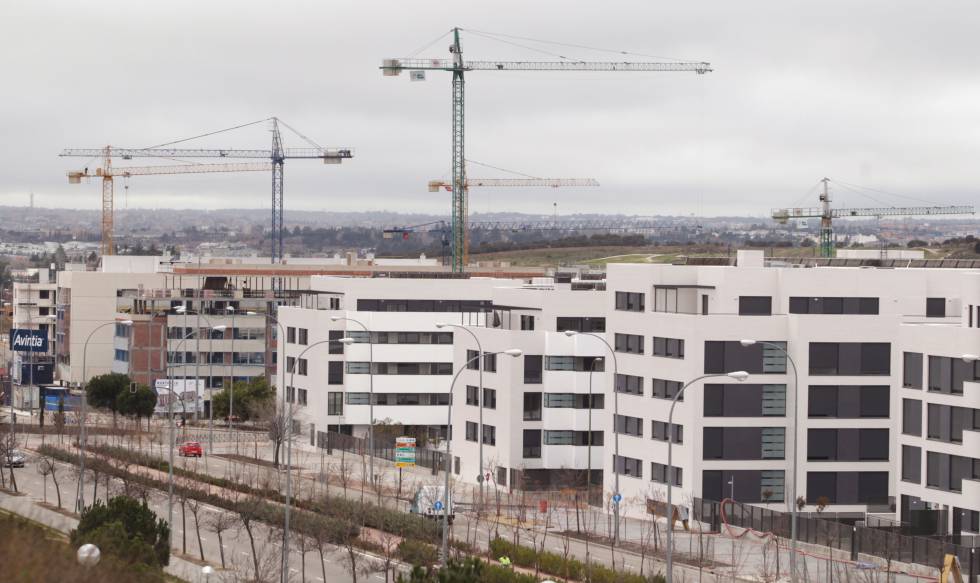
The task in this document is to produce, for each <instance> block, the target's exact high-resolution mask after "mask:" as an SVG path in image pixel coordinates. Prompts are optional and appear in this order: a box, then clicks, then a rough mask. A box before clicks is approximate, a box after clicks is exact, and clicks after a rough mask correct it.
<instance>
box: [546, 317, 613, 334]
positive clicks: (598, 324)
mask: <svg viewBox="0 0 980 583" xmlns="http://www.w3.org/2000/svg"><path fill="white" fill-rule="evenodd" d="M555 329H556V330H558V331H559V332H564V331H565V330H574V331H576V332H605V331H606V319H605V318H599V317H591V318H570V317H559V318H558V319H557V320H556V324H555Z"/></svg>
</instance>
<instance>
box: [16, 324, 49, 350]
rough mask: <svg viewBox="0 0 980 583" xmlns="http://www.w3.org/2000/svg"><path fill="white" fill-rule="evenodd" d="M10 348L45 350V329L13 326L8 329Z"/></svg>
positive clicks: (46, 337)
mask: <svg viewBox="0 0 980 583" xmlns="http://www.w3.org/2000/svg"><path fill="white" fill-rule="evenodd" d="M10 332H11V334H10V349H11V350H14V351H17V352H47V351H48V333H47V331H46V330H27V329H24V328H14V329H13V330H11V331H10Z"/></svg>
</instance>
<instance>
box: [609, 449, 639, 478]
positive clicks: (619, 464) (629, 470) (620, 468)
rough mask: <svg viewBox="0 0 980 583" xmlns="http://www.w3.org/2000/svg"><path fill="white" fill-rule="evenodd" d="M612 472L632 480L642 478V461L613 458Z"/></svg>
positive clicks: (619, 457)
mask: <svg viewBox="0 0 980 583" xmlns="http://www.w3.org/2000/svg"><path fill="white" fill-rule="evenodd" d="M613 471H614V472H616V473H617V474H622V475H624V476H633V477H634V478H642V477H643V460H638V459H636V458H631V457H623V456H617V455H614V456H613Z"/></svg>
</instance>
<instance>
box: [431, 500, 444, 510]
mask: <svg viewBox="0 0 980 583" xmlns="http://www.w3.org/2000/svg"><path fill="white" fill-rule="evenodd" d="M432 507H433V508H435V509H436V510H442V500H436V503H435V504H433V505H432Z"/></svg>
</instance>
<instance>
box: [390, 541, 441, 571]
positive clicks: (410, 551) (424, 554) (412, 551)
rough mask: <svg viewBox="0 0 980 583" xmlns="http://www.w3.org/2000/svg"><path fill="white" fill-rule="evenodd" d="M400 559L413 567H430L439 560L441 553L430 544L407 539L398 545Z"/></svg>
mask: <svg viewBox="0 0 980 583" xmlns="http://www.w3.org/2000/svg"><path fill="white" fill-rule="evenodd" d="M398 557H399V558H400V559H401V560H403V561H405V562H406V563H410V564H412V565H418V566H421V567H429V566H431V565H434V564H435V563H436V562H437V561H438V560H439V553H438V551H436V548H435V547H434V546H432V545H430V544H426V543H423V542H419V541H417V540H414V539H410V538H406V539H404V540H402V542H401V543H399V545H398Z"/></svg>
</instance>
